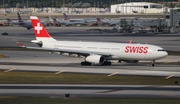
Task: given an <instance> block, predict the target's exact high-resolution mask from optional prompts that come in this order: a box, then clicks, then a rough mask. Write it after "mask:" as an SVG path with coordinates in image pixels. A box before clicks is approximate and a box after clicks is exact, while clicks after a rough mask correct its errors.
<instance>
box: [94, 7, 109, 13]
mask: <svg viewBox="0 0 180 104" xmlns="http://www.w3.org/2000/svg"><path fill="white" fill-rule="evenodd" d="M96 12H99V13H106V12H107V8H106V9H100V10H97V11H96Z"/></svg>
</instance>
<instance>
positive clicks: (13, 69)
mask: <svg viewBox="0 0 180 104" xmlns="http://www.w3.org/2000/svg"><path fill="white" fill-rule="evenodd" d="M15 69H16V68H11V69H9V70H6V71H4V72H10V71H13V70H15Z"/></svg>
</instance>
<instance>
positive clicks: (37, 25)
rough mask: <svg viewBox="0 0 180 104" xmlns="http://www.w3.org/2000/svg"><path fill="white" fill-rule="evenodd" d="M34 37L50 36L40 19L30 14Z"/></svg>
mask: <svg viewBox="0 0 180 104" xmlns="http://www.w3.org/2000/svg"><path fill="white" fill-rule="evenodd" d="M30 18H31V22H32V26H33V28H34V33H35V36H36V38H51V36H50V35H49V33H48V32H47V31H46V29H45V28H44V26H43V25H42V23H41V21H40V20H39V19H38V18H37V17H36V16H30Z"/></svg>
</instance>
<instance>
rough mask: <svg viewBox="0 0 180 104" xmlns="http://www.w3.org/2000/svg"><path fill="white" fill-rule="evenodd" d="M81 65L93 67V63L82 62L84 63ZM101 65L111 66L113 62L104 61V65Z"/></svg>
mask: <svg viewBox="0 0 180 104" xmlns="http://www.w3.org/2000/svg"><path fill="white" fill-rule="evenodd" d="M81 65H82V66H91V65H92V63H90V62H86V61H82V62H81ZM101 65H111V61H104V62H103V64H101Z"/></svg>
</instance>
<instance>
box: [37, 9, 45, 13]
mask: <svg viewBox="0 0 180 104" xmlns="http://www.w3.org/2000/svg"><path fill="white" fill-rule="evenodd" d="M43 11H44V10H43V8H39V9H38V10H37V11H36V13H42V12H43Z"/></svg>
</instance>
